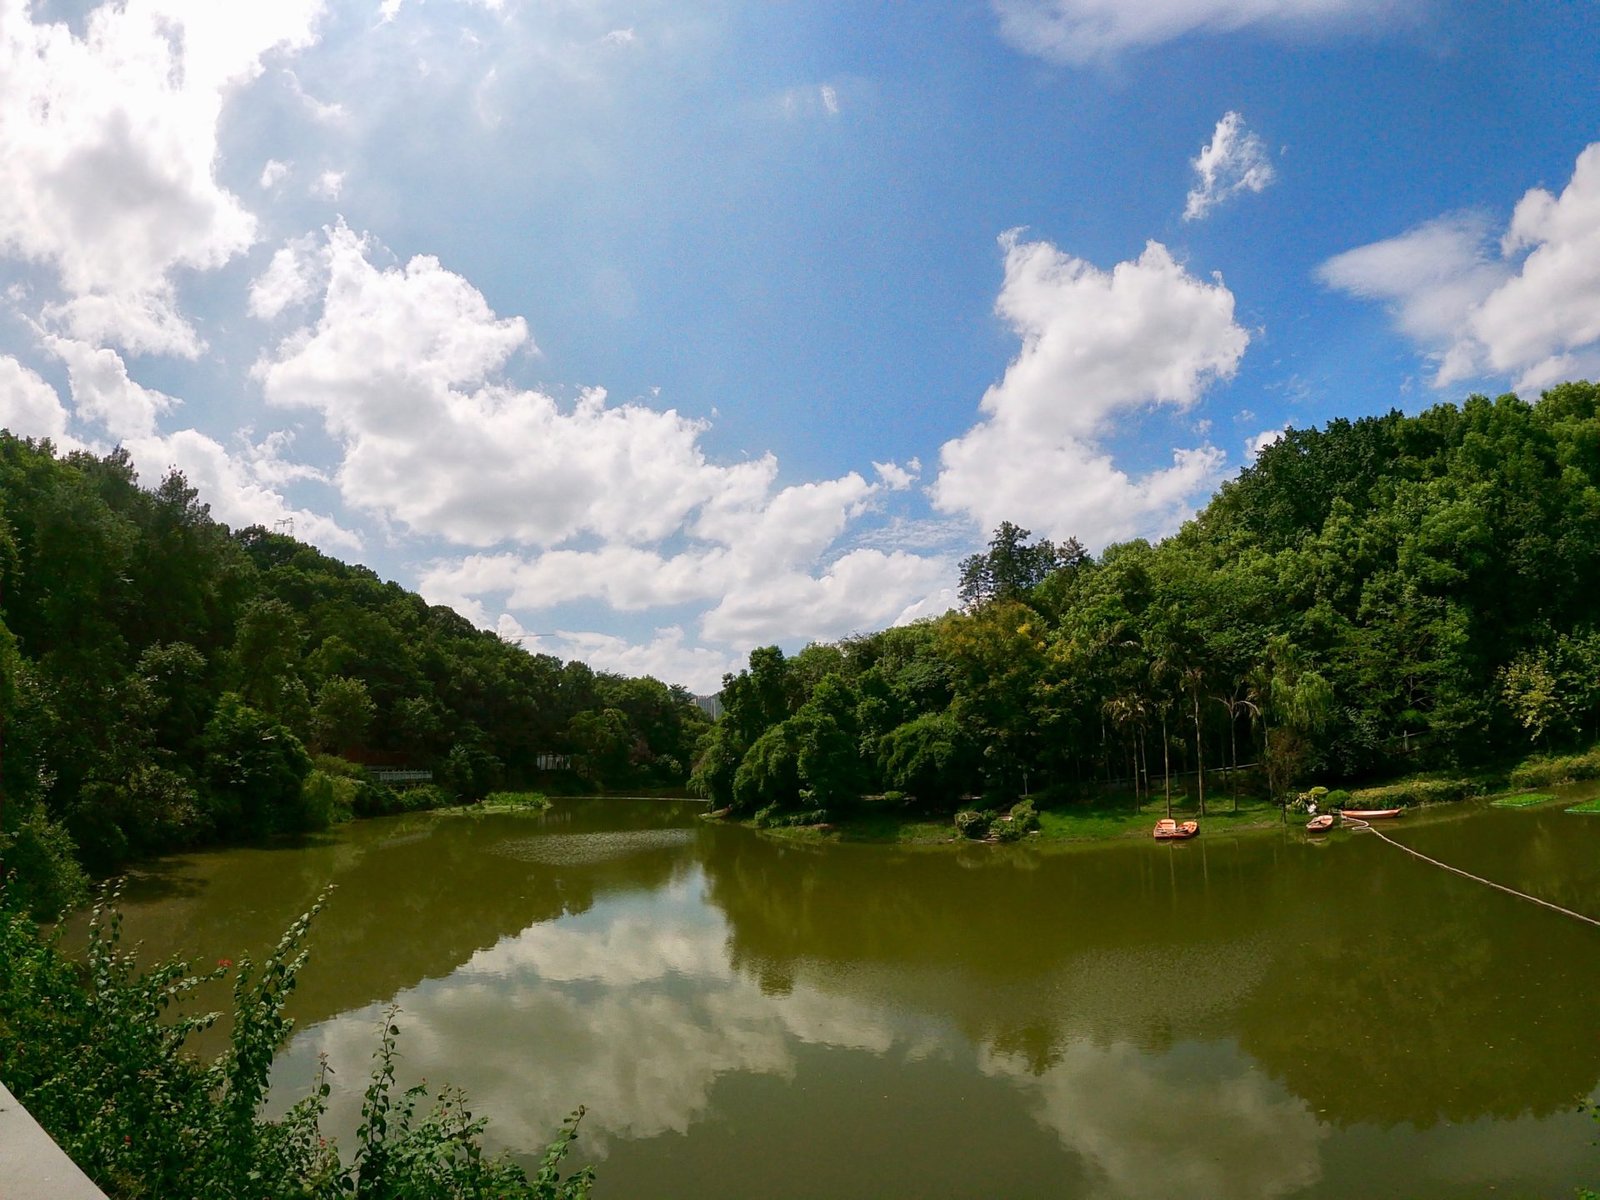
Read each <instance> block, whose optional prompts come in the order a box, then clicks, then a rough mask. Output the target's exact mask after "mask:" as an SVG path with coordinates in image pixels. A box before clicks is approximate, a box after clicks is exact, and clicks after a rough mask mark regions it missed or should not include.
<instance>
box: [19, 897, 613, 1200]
mask: <svg viewBox="0 0 1600 1200" xmlns="http://www.w3.org/2000/svg"><path fill="white" fill-rule="evenodd" d="M118 899H119V891H118V889H117V888H116V887H115V886H113V887H111V888H109V889H108V890H107V891H106V893H105V894H104V895H103V897H102V899H101V901H100V903H98V904H97V905H96V906H95V908H94V911H93V914H92V917H91V919H90V923H89V934H88V953H87V958H86V961H85V962H84V963H82V964H79V963H75V962H73V961H72V960H71V959H69V958H68V957H67V956H66V955H64V954H63V953H62V952H61V951H60V949H59V947H58V944H59V934H57V935H52V936H49V937H43V936H41V935H40V932H39V930H38V927H37V926H36V925H35V924H34V923H33V921H32V920H31V919H29V917H28V916H27V915H26V913H24V912H23V911H21V908H20V904H19V902H18V899H17V898H16V897H15V896H14V895H13V893H12V890H11V889H10V888H9V887H7V888H0V962H5V963H6V964H7V967H8V969H7V970H6V971H4V972H0V1074H3V1077H4V1078H5V1080H6V1083H7V1085H8V1086H9V1087H10V1088H11V1089H12V1091H13V1092H14V1093H15V1094H16V1096H17V1098H18V1099H19V1100H20V1101H21V1102H22V1103H23V1104H25V1105H26V1106H27V1107H28V1109H29V1111H30V1112H32V1114H33V1115H34V1117H35V1118H36V1119H37V1120H38V1121H39V1123H40V1124H41V1125H42V1126H43V1127H44V1128H45V1129H46V1130H47V1131H48V1132H49V1133H50V1135H51V1136H52V1137H54V1138H55V1139H56V1141H57V1142H58V1143H59V1144H60V1145H61V1147H62V1149H63V1150H65V1151H66V1152H67V1153H68V1154H69V1155H70V1156H71V1157H72V1158H73V1159H74V1161H76V1162H77V1163H78V1165H79V1166H81V1167H82V1168H83V1170H84V1171H85V1172H86V1173H87V1174H88V1175H89V1176H90V1177H91V1178H92V1179H93V1180H94V1181H95V1182H96V1183H97V1184H99V1185H100V1187H101V1188H103V1189H104V1190H105V1191H106V1193H107V1194H108V1195H109V1196H112V1197H114V1198H118V1200H121V1198H130V1200H134V1198H137V1200H143V1198H145V1197H152V1198H154V1197H161V1198H162V1200H182V1198H184V1197H195V1198H197V1200H198V1198H200V1197H204V1198H205V1200H212V1198H213V1197H214V1198H216V1200H233V1198H238V1200H245V1198H246V1197H248V1198H249V1200H279V1198H283V1200H288V1198H291V1197H292V1198H295V1200H307V1198H324V1197H326V1198H332V1197H357V1198H363V1200H431V1198H433V1197H441V1198H444V1197H448V1198H451V1200H456V1198H460V1200H469V1198H478V1197H491V1196H492V1197H512V1198H526V1200H581V1198H582V1197H586V1196H587V1195H588V1194H589V1190H590V1187H591V1184H592V1182H593V1171H592V1169H591V1168H588V1167H584V1168H583V1169H581V1170H579V1171H577V1172H575V1173H573V1174H572V1175H570V1176H568V1177H566V1178H564V1179H563V1178H562V1176H561V1171H560V1168H561V1163H562V1161H563V1159H564V1158H565V1156H566V1154H567V1152H568V1150H569V1149H570V1148H571V1145H572V1143H573V1141H574V1140H575V1139H576V1138H577V1136H578V1134H577V1126H578V1122H579V1120H580V1119H581V1117H582V1115H583V1110H582V1109H579V1110H578V1111H577V1112H576V1113H574V1114H573V1115H572V1116H571V1117H570V1118H569V1119H568V1120H567V1122H566V1123H565V1124H564V1125H563V1126H562V1128H561V1131H560V1133H559V1135H558V1136H557V1137H556V1139H555V1141H554V1142H553V1143H552V1144H551V1145H550V1147H549V1148H548V1149H547V1150H546V1152H545V1154H544V1156H543V1158H542V1160H541V1162H540V1165H539V1168H538V1170H537V1171H536V1172H535V1173H534V1176H533V1177H532V1178H531V1179H530V1178H529V1177H528V1175H527V1173H526V1172H525V1171H524V1170H523V1169H522V1168H521V1167H520V1166H518V1165H517V1164H516V1163H515V1162H512V1161H511V1160H510V1159H509V1158H507V1157H505V1156H497V1157H490V1156H486V1155H485V1154H484V1152H483V1148H482V1143H481V1135H482V1133H483V1131H484V1128H485V1125H486V1121H485V1119H484V1118H482V1117H474V1116H473V1115H472V1113H471V1112H470V1111H469V1110H468V1109H467V1107H466V1099H465V1096H464V1095H463V1094H462V1093H461V1092H460V1091H458V1090H456V1089H453V1088H446V1089H443V1090H442V1091H441V1093H440V1094H439V1096H438V1098H437V1099H436V1100H435V1102H434V1103H433V1105H432V1106H431V1108H429V1109H428V1110H427V1111H426V1112H425V1113H424V1114H423V1115H421V1116H420V1117H419V1116H418V1115H417V1110H418V1107H419V1105H420V1104H421V1103H422V1102H423V1101H424V1100H425V1099H426V1098H427V1096H428V1092H427V1089H426V1085H419V1086H417V1087H413V1088H410V1089H408V1090H407V1091H405V1092H404V1093H403V1094H402V1095H401V1096H399V1097H398V1098H396V1097H394V1096H393V1089H394V1086H395V1069H394V1061H395V1056H396V1050H395V1046H396V1039H397V1038H398V1036H399V1026H398V1025H397V1024H395V1020H394V1017H395V1011H396V1010H394V1009H390V1010H389V1011H387V1012H386V1013H385V1014H384V1022H383V1032H382V1035H381V1038H380V1042H379V1047H378V1051H377V1054H376V1055H375V1062H374V1068H373V1074H372V1079H371V1082H370V1083H369V1085H368V1088H367V1091H366V1098H365V1101H364V1103H363V1105H362V1119H363V1121H362V1126H361V1129H360V1131H359V1132H358V1134H357V1139H358V1143H359V1144H358V1145H357V1147H356V1151H355V1154H354V1155H353V1158H352V1161H351V1162H349V1163H348V1164H347V1163H345V1162H343V1161H342V1160H341V1159H340V1157H339V1154H338V1150H337V1148H336V1147H335V1146H334V1145H333V1143H332V1142H331V1141H330V1140H329V1139H327V1138H325V1137H324V1136H323V1135H322V1133H321V1130H320V1121H321V1118H322V1117H323V1115H324V1114H325V1112H326V1111H327V1099H328V1095H329V1091H330V1089H329V1085H328V1082H327V1067H326V1064H324V1065H323V1067H322V1069H321V1071H320V1072H319V1075H318V1078H317V1080H316V1083H315V1086H314V1088H313V1091H312V1093H311V1095H309V1096H308V1097H306V1098H305V1099H304V1100H302V1101H301V1102H300V1103H298V1104H296V1105H295V1106H294V1107H293V1108H292V1109H290V1111H289V1112H288V1113H287V1114H286V1115H285V1116H284V1117H283V1119H282V1120H279V1121H271V1120H267V1119H265V1118H264V1117H262V1116H261V1107H262V1103H263V1102H264V1100H265V1099H266V1095H267V1086H268V1078H269V1075H270V1072H271V1067H272V1060H273V1057H274V1055H275V1054H276V1053H277V1051H278V1050H279V1048H281V1047H282V1045H283V1044H284V1042H285V1041H286V1040H287V1038H288V1035H289V1032H290V1029H291V1027H292V1024H293V1022H292V1021H291V1020H290V1018H288V1017H287V1016H285V1015H284V1006H285V1004H286V1002H287V1000H288V998H289V995H290V993H292V992H293V990H294V986H295V981H296V978H297V977H298V974H299V972H300V970H301V969H302V968H303V967H304V966H305V963H306V957H307V952H306V950H305V939H306V935H307V933H308V931H309V929H310V926H311V923H312V921H313V920H314V919H315V917H316V915H317V913H318V912H319V911H320V909H321V907H322V900H321V899H319V900H318V902H317V903H316V904H315V905H313V906H312V908H311V909H310V911H308V912H306V913H304V914H303V915H301V916H300V917H299V918H298V919H296V920H295V921H294V922H293V923H292V924H291V925H290V926H289V929H288V930H287V931H286V932H285V933H284V935H283V938H282V939H281V940H280V941H279V943H278V945H277V947H276V948H275V949H274V950H273V951H272V952H271V953H270V954H269V955H267V957H266V958H265V959H263V960H262V962H261V963H260V964H255V963H252V962H251V961H250V960H249V959H240V960H239V962H238V963H237V964H236V965H235V964H233V963H230V962H228V961H227V960H223V961H221V962H219V963H218V965H217V967H216V968H214V969H213V970H211V971H209V972H206V973H204V974H200V975H195V974H192V973H191V972H190V970H189V966H188V964H187V963H184V962H180V961H177V960H175V959H174V960H168V961H166V962H162V963H158V964H156V965H155V966H153V967H150V968H148V969H145V970H140V969H139V968H138V966H137V964H136V961H135V955H134V953H133V952H132V951H128V950H124V949H123V948H122V946H121V938H122V920H121V916H120V914H119V912H118V911H117V902H118ZM230 972H231V973H232V975H233V980H234V988H233V1009H234V1012H233V1026H232V1033H231V1036H230V1039H229V1046H228V1049H227V1050H226V1051H225V1052H224V1053H223V1054H222V1055H220V1056H219V1057H218V1058H217V1059H216V1060H215V1061H214V1062H211V1063H209V1064H207V1063H203V1062H201V1061H200V1060H199V1059H198V1058H196V1057H195V1056H194V1055H193V1054H192V1053H190V1052H188V1051H187V1050H186V1049H185V1042H186V1041H187V1039H188V1038H189V1037H190V1035H191V1034H194V1033H197V1032H199V1031H200V1030H203V1029H207V1028H210V1027H211V1026H212V1025H213V1024H215V1022H216V1021H217V1019H218V1016H219V1014H217V1013H203V1014H182V1011H181V1010H182V1009H183V1007H184V1003H185V1001H188V1000H189V999H190V998H191V997H192V995H193V993H194V992H195V990H196V989H197V988H199V987H200V986H201V985H202V984H204V983H207V982H212V981H215V980H220V979H222V978H225V977H226V976H228V975H229V973H230ZM174 1012H178V1013H180V1015H177V1016H174V1015H173V1014H174Z"/></svg>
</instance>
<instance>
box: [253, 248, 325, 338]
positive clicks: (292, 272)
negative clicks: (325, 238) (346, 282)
mask: <svg viewBox="0 0 1600 1200" xmlns="http://www.w3.org/2000/svg"><path fill="white" fill-rule="evenodd" d="M315 250H316V247H315V245H314V243H313V242H312V240H311V239H309V238H302V239H300V240H298V241H293V242H290V243H289V244H288V245H285V246H282V247H280V248H279V249H278V250H277V251H276V252H275V253H274V254H273V256H272V261H271V262H270V263H268V264H267V269H266V270H265V271H263V272H262V273H261V274H260V275H259V276H257V277H256V279H255V281H254V282H253V283H252V284H251V285H250V313H251V315H252V316H256V317H260V318H261V319H262V320H264V321H270V320H272V319H273V318H275V317H277V316H279V315H280V314H281V313H282V312H283V311H284V310H285V309H287V308H291V307H293V306H295V305H299V304H304V303H305V302H306V301H308V300H310V299H311V298H312V296H313V295H315V293H316V290H317V282H318V281H317V257H316V254H315Z"/></svg>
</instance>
